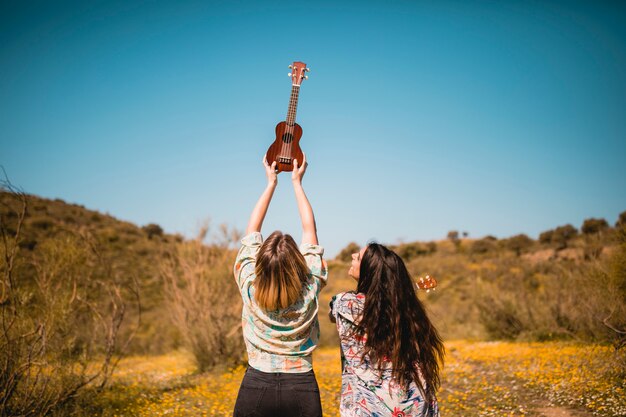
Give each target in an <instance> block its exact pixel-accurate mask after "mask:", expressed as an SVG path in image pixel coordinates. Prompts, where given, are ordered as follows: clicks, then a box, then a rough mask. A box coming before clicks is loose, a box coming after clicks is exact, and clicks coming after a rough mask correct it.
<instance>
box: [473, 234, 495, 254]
mask: <svg viewBox="0 0 626 417" xmlns="http://www.w3.org/2000/svg"><path fill="white" fill-rule="evenodd" d="M494 242H495V241H494V240H492V239H490V236H487V237H484V238H482V239H478V240H475V241H474V242H473V243H472V246H471V247H470V252H471V253H487V252H490V251H491V250H493V249H495V248H496V244H495V243H494Z"/></svg>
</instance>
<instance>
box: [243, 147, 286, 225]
mask: <svg viewBox="0 0 626 417" xmlns="http://www.w3.org/2000/svg"><path fill="white" fill-rule="evenodd" d="M263 166H264V167H265V175H267V186H266V187H265V190H264V191H263V194H261V197H259V201H257V203H256V205H255V206H254V209H253V210H252V214H251V215H250V220H249V221H248V227H247V228H246V235H248V234H250V233H252V232H260V231H261V226H263V220H265V215H266V214H267V208H268V207H269V206H270V201H272V196H273V195H274V190H275V189H276V184H278V177H277V175H276V172H275V169H276V161H274V162H272V166H270V165H269V164H268V163H267V158H266V157H265V156H264V157H263Z"/></svg>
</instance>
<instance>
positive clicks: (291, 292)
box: [254, 230, 309, 311]
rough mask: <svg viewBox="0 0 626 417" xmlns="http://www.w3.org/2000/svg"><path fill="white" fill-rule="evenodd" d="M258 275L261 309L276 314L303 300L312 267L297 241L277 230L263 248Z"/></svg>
mask: <svg viewBox="0 0 626 417" xmlns="http://www.w3.org/2000/svg"><path fill="white" fill-rule="evenodd" d="M254 272H255V273H256V280H255V294H254V298H255V299H256V302H257V304H258V305H259V306H260V307H261V308H263V309H264V310H266V311H273V310H278V309H283V308H286V307H289V306H290V305H291V304H293V303H295V302H296V301H297V300H298V299H299V298H300V293H301V292H302V285H303V283H304V281H305V280H306V278H307V275H308V273H309V268H308V267H307V264H306V261H305V260H304V256H302V254H301V253H300V250H299V249H298V245H296V242H295V241H294V240H293V238H292V237H291V236H290V235H285V234H283V233H281V232H280V231H278V230H277V231H275V232H274V233H272V234H271V235H269V237H268V238H267V239H266V240H265V242H263V245H261V249H259V253H258V254H257V257H256V267H255V270H254Z"/></svg>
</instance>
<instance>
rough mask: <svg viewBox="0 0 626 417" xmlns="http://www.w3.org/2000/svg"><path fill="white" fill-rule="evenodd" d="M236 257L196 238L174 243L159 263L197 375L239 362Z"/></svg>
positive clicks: (240, 336)
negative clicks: (234, 274) (234, 269)
mask: <svg viewBox="0 0 626 417" xmlns="http://www.w3.org/2000/svg"><path fill="white" fill-rule="evenodd" d="M204 234H206V231H205V233H204ZM202 238H203V236H202ZM234 259H235V253H234V251H232V250H228V249H225V248H224V247H221V246H217V245H212V246H206V245H204V244H202V241H201V238H198V239H196V240H192V241H187V242H183V243H180V244H178V245H176V247H175V249H174V250H173V251H171V252H170V253H168V254H167V255H166V256H165V257H164V258H163V262H162V264H161V276H162V278H163V282H164V286H165V293H166V296H167V299H168V301H169V304H168V306H169V310H170V312H171V318H172V320H173V322H174V324H175V325H176V327H177V328H178V329H179V331H180V333H181V334H182V336H183V339H184V342H185V344H186V346H187V347H188V348H189V350H190V351H191V352H192V353H193V355H194V358H195V360H196V364H197V366H198V369H199V370H200V371H205V370H208V369H211V368H213V367H214V366H216V365H218V364H234V363H240V362H241V361H242V360H243V352H244V351H245V348H244V345H243V337H242V333H241V308H242V306H241V296H240V294H239V289H238V288H237V284H236V283H235V280H234V279H233V276H232V263H233V262H234Z"/></svg>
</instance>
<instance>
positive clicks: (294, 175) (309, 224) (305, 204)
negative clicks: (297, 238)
mask: <svg viewBox="0 0 626 417" xmlns="http://www.w3.org/2000/svg"><path fill="white" fill-rule="evenodd" d="M307 165H308V164H307V162H306V155H304V158H303V161H302V165H301V166H298V160H297V159H294V161H293V171H292V172H291V182H292V183H293V190H294V191H295V193H296V201H297V202H298V211H299V212H300V219H301V220H302V243H311V244H313V245H317V244H318V243H317V227H316V226H315V216H314V215H313V209H312V208H311V203H309V199H308V198H307V197H306V194H305V193H304V188H302V177H303V176H304V173H305V171H306V167H307Z"/></svg>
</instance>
